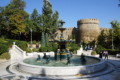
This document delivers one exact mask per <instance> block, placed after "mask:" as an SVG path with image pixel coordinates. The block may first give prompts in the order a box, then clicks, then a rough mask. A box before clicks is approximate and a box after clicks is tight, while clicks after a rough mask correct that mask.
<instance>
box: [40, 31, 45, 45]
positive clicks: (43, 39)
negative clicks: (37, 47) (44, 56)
mask: <svg viewBox="0 0 120 80" xmlns="http://www.w3.org/2000/svg"><path fill="white" fill-rule="evenodd" d="M41 47H45V37H44V32H42V36H41Z"/></svg>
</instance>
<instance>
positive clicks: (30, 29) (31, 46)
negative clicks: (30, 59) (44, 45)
mask: <svg viewBox="0 0 120 80" xmlns="http://www.w3.org/2000/svg"><path fill="white" fill-rule="evenodd" d="M30 31H31V46H30V48H31V49H32V48H33V47H32V28H31V29H30Z"/></svg>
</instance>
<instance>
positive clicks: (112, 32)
mask: <svg viewBox="0 0 120 80" xmlns="http://www.w3.org/2000/svg"><path fill="white" fill-rule="evenodd" d="M112 49H114V46H113V30H112Z"/></svg>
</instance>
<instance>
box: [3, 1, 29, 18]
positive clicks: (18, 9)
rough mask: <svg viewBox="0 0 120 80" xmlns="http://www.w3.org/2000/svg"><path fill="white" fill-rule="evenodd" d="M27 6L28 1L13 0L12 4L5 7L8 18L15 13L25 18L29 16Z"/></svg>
mask: <svg viewBox="0 0 120 80" xmlns="http://www.w3.org/2000/svg"><path fill="white" fill-rule="evenodd" d="M25 6H26V3H25V2H24V1H22V0H11V1H10V4H8V5H7V6H6V7H5V11H6V18H7V19H9V17H10V16H11V15H13V14H17V15H21V16H22V17H23V19H26V18H29V14H28V13H27V12H26V11H24V8H25Z"/></svg>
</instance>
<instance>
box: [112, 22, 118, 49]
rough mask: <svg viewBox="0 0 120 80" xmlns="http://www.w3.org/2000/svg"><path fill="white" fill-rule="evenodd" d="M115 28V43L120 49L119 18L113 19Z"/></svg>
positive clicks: (113, 27)
mask: <svg viewBox="0 0 120 80" xmlns="http://www.w3.org/2000/svg"><path fill="white" fill-rule="evenodd" d="M110 24H111V25H112V29H113V39H114V44H115V45H116V46H117V47H119V49H120V23H119V22H118V21H117V20H114V21H111V22H110Z"/></svg>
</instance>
